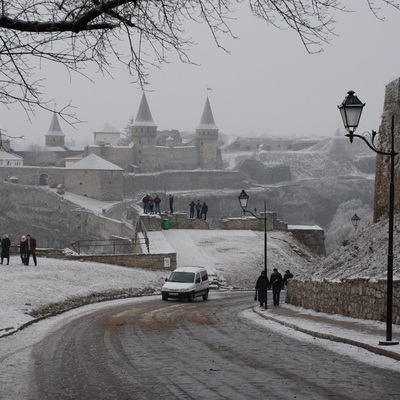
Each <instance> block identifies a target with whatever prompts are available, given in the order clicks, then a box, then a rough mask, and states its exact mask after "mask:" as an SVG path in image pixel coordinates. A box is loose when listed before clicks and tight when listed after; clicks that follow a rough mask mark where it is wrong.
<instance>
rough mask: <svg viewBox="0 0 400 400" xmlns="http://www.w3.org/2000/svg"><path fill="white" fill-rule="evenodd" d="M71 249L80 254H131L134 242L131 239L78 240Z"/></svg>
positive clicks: (72, 244)
mask: <svg viewBox="0 0 400 400" xmlns="http://www.w3.org/2000/svg"><path fill="white" fill-rule="evenodd" d="M70 246H71V248H72V249H73V250H75V251H76V252H77V253H78V254H131V253H133V252H134V241H133V240H131V239H110V240H77V241H76V242H72V243H71V245H70Z"/></svg>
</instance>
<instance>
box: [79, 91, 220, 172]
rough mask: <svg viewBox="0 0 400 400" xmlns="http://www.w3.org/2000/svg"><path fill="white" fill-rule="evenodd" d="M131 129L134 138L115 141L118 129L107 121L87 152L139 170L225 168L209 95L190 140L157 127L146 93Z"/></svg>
mask: <svg viewBox="0 0 400 400" xmlns="http://www.w3.org/2000/svg"><path fill="white" fill-rule="evenodd" d="M128 130H129V138H128V139H130V141H131V142H130V143H129V144H128V145H127V146H121V145H116V144H115V136H116V135H115V134H116V131H115V129H113V128H112V127H111V126H110V125H108V124H106V125H105V126H104V127H103V128H102V129H101V130H100V132H95V144H94V145H90V146H87V147H86V149H85V155H89V154H95V155H97V156H99V157H101V158H103V159H105V160H107V161H109V162H111V163H113V164H115V165H117V166H119V167H121V168H122V169H123V170H125V171H129V172H137V173H148V172H157V171H165V170H194V169H205V170H216V169H222V157H221V151H220V149H218V131H219V129H218V127H217V126H216V124H215V122H214V117H213V113H212V110H211V105H210V101H209V98H208V97H207V99H206V103H205V106H204V110H203V114H202V117H201V120H200V123H199V125H198V126H197V128H196V133H195V138H194V139H193V140H191V141H190V142H189V143H183V142H182V138H181V136H180V134H179V132H178V131H163V132H158V131H157V124H156V123H155V122H154V121H153V117H152V115H151V111H150V107H149V105H148V102H147V99H146V95H145V94H144V93H143V95H142V99H141V103H140V106H139V110H138V113H137V116H136V119H135V120H134V121H133V122H132V123H131V124H130V125H129V129H128Z"/></svg>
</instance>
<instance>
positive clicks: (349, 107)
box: [338, 90, 365, 142]
mask: <svg viewBox="0 0 400 400" xmlns="http://www.w3.org/2000/svg"><path fill="white" fill-rule="evenodd" d="M364 106H365V103H362V102H361V101H360V99H359V98H358V97H357V96H355V95H354V92H353V91H352V90H349V91H348V92H347V96H346V97H345V98H344V100H343V102H342V104H340V106H338V108H339V111H340V115H341V116H342V120H343V125H344V127H345V128H346V130H347V132H349V135H346V136H349V137H350V142H353V133H354V131H355V130H356V129H357V127H358V124H359V122H360V117H361V113H362V110H363V107H364Z"/></svg>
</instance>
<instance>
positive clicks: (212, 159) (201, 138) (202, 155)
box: [196, 96, 219, 169]
mask: <svg viewBox="0 0 400 400" xmlns="http://www.w3.org/2000/svg"><path fill="white" fill-rule="evenodd" d="M218 130H219V129H218V127H217V126H216V125H215V122H214V117H213V113H212V111H211V106H210V100H209V99H208V96H207V100H206V104H205V106H204V110H203V115H202V117H201V120H200V124H199V126H198V127H197V128H196V140H197V148H198V155H199V166H200V168H203V169H217V168H218Z"/></svg>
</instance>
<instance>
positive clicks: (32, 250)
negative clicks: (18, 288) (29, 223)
mask: <svg viewBox="0 0 400 400" xmlns="http://www.w3.org/2000/svg"><path fill="white" fill-rule="evenodd" d="M26 243H27V247H28V257H27V259H26V265H29V258H30V256H32V259H33V262H34V264H35V265H37V261H36V239H35V238H34V237H32V236H31V235H26Z"/></svg>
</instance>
